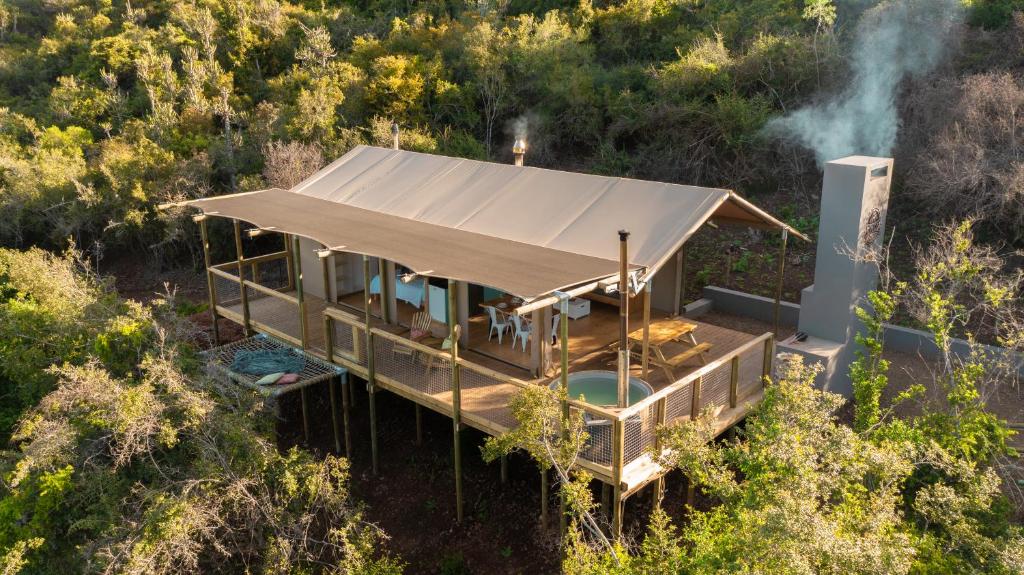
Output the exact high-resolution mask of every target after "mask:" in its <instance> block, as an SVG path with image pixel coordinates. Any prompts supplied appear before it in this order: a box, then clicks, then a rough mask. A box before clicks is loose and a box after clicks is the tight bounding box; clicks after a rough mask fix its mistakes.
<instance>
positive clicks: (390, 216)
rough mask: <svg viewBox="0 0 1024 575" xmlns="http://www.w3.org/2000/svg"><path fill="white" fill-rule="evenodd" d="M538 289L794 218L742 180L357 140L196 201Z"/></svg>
mask: <svg viewBox="0 0 1024 575" xmlns="http://www.w3.org/2000/svg"><path fill="white" fill-rule="evenodd" d="M186 203H187V204H189V205H192V206H194V207H197V208H199V209H201V210H203V212H204V213H205V214H207V215H213V216H222V217H228V218H234V219H238V220H243V221H246V222H249V223H251V224H253V225H256V226H258V227H259V228H262V229H272V230H273V231H275V232H283V233H289V234H294V235H297V236H303V237H307V238H310V239H312V240H314V241H316V242H319V243H321V244H323V245H324V246H325V247H327V248H332V249H335V250H338V251H347V252H355V253H360V254H364V255H368V256H374V257H381V258H384V259H388V260H391V261H395V262H398V263H400V264H402V265H404V266H406V267H408V268H410V269H411V270H413V271H414V272H417V273H420V274H421V275H431V276H436V277H445V278H451V279H455V280H460V281H466V282H471V283H475V284H480V285H486V286H490V287H494V288H497V289H500V290H502V291H506V292H509V293H512V294H515V295H517V296H520V297H522V298H523V299H525V300H527V301H530V300H533V299H535V298H538V297H541V296H545V295H548V294H551V293H553V292H555V291H559V290H566V289H569V288H572V287H576V286H580V285H582V284H587V283H591V282H594V281H597V280H603V279H606V278H609V277H613V276H616V277H617V274H618V268H619V265H618V253H619V240H618V233H617V232H618V230H620V229H626V230H629V231H630V232H631V236H630V238H629V250H628V254H629V263H630V270H631V274H632V275H633V276H634V278H635V279H636V280H637V283H638V284H642V283H644V282H646V281H648V280H649V279H650V278H651V277H653V275H654V274H655V273H657V272H658V270H659V269H660V268H661V267H662V266H663V265H664V264H665V263H666V262H667V261H668V260H669V259H670V258H671V257H672V256H673V255H674V254H675V253H676V252H677V251H678V250H679V249H680V248H681V247H682V245H683V244H684V243H685V242H686V241H687V240H688V239H689V238H690V237H691V236H692V235H693V233H694V232H696V231H697V230H698V229H699V228H700V227H701V226H702V225H703V224H704V223H706V222H708V221H709V220H711V221H714V222H717V223H722V224H738V225H743V226H749V227H757V228H768V229H784V230H787V231H788V232H789V233H791V234H792V235H795V236H796V237H799V238H802V239H805V240H806V239H807V238H806V237H805V236H804V235H803V234H800V233H799V232H798V231H797V230H794V229H793V228H791V227H789V226H788V225H786V224H784V223H783V222H781V221H779V220H777V219H776V218H773V217H772V216H770V215H768V214H767V213H765V212H764V211H763V210H761V209H759V208H757V207H756V206H754V205H753V204H751V203H750V202H748V201H746V200H745V199H743V198H741V197H740V196H738V195H737V194H736V193H735V192H732V191H730V190H723V189H717V188H701V187H695V186H683V185H679V184H667V183H661V182H649V181H643V180H633V179H628V178H613V177H607V176H596V175H589V174H578V173H571V172H561V171H556V170H546V169H541V168H533V167H522V166H510V165H507V164H495V163H491V162H480V161H475V160H465V159H460V158H449V157H445V156H437V155H432V154H421V153H417V152H408V151H402V150H391V149H385V148H376V147H370V146H357V147H356V148H354V149H353V150H352V151H350V152H349V153H347V154H345V155H344V156H342V157H341V158H338V159H337V160H335V161H334V162H332V163H331V164H330V165H328V166H326V167H324V168H323V169H321V170H319V171H318V172H316V173H315V174H313V175H312V176H310V177H309V178H307V179H306V180H304V181H302V182H300V183H299V184H298V185H296V186H295V187H294V188H292V190H290V191H286V190H281V189H271V190H263V191H258V192H247V193H242V194H234V195H229V196H218V197H213V198H206V199H200V200H193V201H190V202H186Z"/></svg>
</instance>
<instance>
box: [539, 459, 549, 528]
mask: <svg viewBox="0 0 1024 575" xmlns="http://www.w3.org/2000/svg"><path fill="white" fill-rule="evenodd" d="M540 522H541V525H547V523H548V470H547V469H545V468H543V467H541V469H540Z"/></svg>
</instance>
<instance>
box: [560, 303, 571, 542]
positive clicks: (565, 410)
mask: <svg viewBox="0 0 1024 575" xmlns="http://www.w3.org/2000/svg"><path fill="white" fill-rule="evenodd" d="M558 295H559V297H560V298H561V302H559V315H560V316H561V317H559V318H558V328H559V329H558V331H559V334H558V339H559V342H558V343H559V344H560V345H559V347H560V348H561V354H560V355H561V358H560V365H559V368H560V375H559V380H560V385H561V387H562V420H563V421H566V422H567V421H568V420H569V399H568V397H569V294H567V293H559V294H558ZM568 433H569V430H568V429H567V428H566V427H565V426H563V427H562V439H563V440H565V439H567V438H568V437H569V436H568ZM568 472H569V470H568V469H567V470H566V473H568ZM564 488H565V486H564V485H563V486H561V488H560V489H559V494H558V511H559V519H558V528H559V532H560V533H562V534H565V529H566V520H567V518H566V501H565V491H564Z"/></svg>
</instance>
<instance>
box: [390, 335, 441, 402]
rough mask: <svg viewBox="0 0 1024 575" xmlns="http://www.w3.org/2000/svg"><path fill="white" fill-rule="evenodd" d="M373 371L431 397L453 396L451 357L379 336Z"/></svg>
mask: <svg viewBox="0 0 1024 575" xmlns="http://www.w3.org/2000/svg"><path fill="white" fill-rule="evenodd" d="M373 360H374V364H373V365H374V370H375V371H376V373H377V374H378V375H380V376H383V377H389V378H391V379H393V380H395V381H397V382H399V383H401V384H403V385H407V386H409V387H411V388H413V389H415V390H417V391H421V392H423V393H427V394H430V395H433V394H437V393H445V392H449V393H450V392H451V390H452V362H451V358H450V357H445V356H444V355H433V354H429V353H427V352H425V351H420V350H418V349H414V348H413V347H411V346H406V345H403V344H401V343H399V342H396V341H393V340H391V339H387V338H384V337H380V336H374V338H373Z"/></svg>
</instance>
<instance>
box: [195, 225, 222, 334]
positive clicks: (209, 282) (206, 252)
mask: <svg viewBox="0 0 1024 575" xmlns="http://www.w3.org/2000/svg"><path fill="white" fill-rule="evenodd" d="M197 217H200V219H199V236H200V237H201V238H202V240H203V264H204V265H205V266H206V291H207V292H208V294H209V296H210V320H211V322H212V324H213V345H220V326H219V325H218V324H217V320H218V319H219V318H218V317H217V283H216V282H215V281H214V279H213V273H212V272H211V271H210V267H211V264H210V235H209V231H208V230H207V229H206V216H197Z"/></svg>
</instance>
